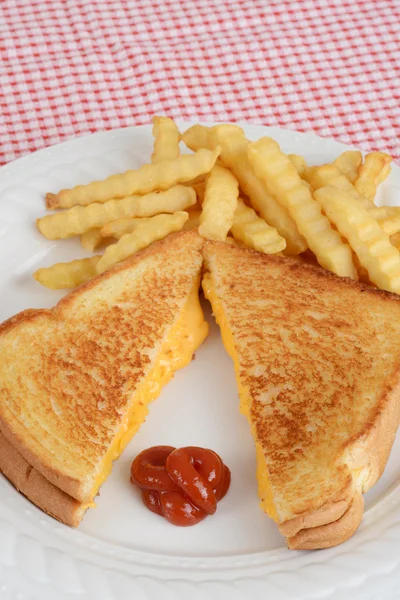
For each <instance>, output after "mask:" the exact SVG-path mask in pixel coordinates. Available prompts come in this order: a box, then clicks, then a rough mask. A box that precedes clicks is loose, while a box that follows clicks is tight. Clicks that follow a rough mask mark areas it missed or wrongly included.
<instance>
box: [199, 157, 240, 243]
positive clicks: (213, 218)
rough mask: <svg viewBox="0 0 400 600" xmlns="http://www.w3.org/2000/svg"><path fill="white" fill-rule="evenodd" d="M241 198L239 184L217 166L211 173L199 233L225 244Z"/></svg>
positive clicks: (223, 169)
mask: <svg viewBox="0 0 400 600" xmlns="http://www.w3.org/2000/svg"><path fill="white" fill-rule="evenodd" d="M238 197H239V184H238V181H237V179H236V177H235V176H234V175H232V173H231V172H230V171H229V170H228V169H226V168H225V167H220V166H219V165H215V166H214V167H213V169H212V171H211V172H210V174H209V176H208V179H207V183H206V189H205V195H204V201H203V205H202V211H201V215H200V226H199V233H200V235H202V236H203V237H205V238H209V239H212V240H218V241H221V242H223V241H224V240H225V239H226V236H227V235H228V233H229V230H230V228H231V227H232V225H233V219H234V215H235V210H236V206H237V201H238Z"/></svg>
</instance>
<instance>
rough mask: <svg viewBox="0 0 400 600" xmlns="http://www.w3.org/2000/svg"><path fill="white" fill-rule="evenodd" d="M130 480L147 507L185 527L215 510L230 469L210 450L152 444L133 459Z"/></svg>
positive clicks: (173, 522)
mask: <svg viewBox="0 0 400 600" xmlns="http://www.w3.org/2000/svg"><path fill="white" fill-rule="evenodd" d="M131 482H132V483H133V484H135V485H137V486H138V487H139V488H140V489H141V490H142V499H143V502H144V504H145V506H147V508H148V509H149V510H151V511H152V512H154V513H156V514H157V515H160V516H162V517H165V518H166V519H167V521H169V522H170V523H172V524H173V525H178V526H180V527H187V526H189V525H195V524H196V523H199V522H200V521H202V520H203V519H205V518H206V517H207V516H208V515H213V514H214V513H215V511H216V510H217V502H219V500H221V499H222V498H223V497H224V496H225V494H226V493H227V491H228V489H229V485H230V482H231V472H230V470H229V469H228V467H227V466H226V465H225V464H224V463H223V462H222V460H221V458H220V457H219V456H218V454H216V453H215V452H213V451H212V450H208V449H206V448H198V447H197V446H187V447H186V448H174V447H173V446H153V447H152V448H148V449H147V450H143V452H141V453H140V454H138V456H137V457H136V458H135V460H134V461H133V463H132V466H131Z"/></svg>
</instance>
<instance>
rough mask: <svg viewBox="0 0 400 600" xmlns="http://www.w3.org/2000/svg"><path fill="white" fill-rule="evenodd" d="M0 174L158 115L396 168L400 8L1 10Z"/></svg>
mask: <svg viewBox="0 0 400 600" xmlns="http://www.w3.org/2000/svg"><path fill="white" fill-rule="evenodd" d="M0 83H1V91H0V164H1V163H5V162H8V161H11V160H14V159H16V158H18V157H20V156H22V155H24V154H27V153H28V152H33V151H35V150H38V149H40V148H43V147H45V146H49V145H51V144H55V143H57V142H60V141H63V140H66V139H70V138H72V137H74V136H80V135H83V134H87V133H90V132H94V131H99V130H106V129H113V128H117V127H125V126H128V125H135V124H144V123H148V122H149V121H150V119H151V117H152V116H153V115H154V114H166V115H169V116H172V117H181V118H187V119H196V118H198V119H202V120H226V121H247V122H253V123H261V124H264V125H277V126H280V127H283V128H288V129H293V130H300V131H314V132H315V133H317V134H318V135H321V136H324V137H334V138H336V139H338V140H340V141H343V142H346V143H350V144H352V145H354V146H357V147H360V148H362V149H365V150H372V149H380V150H384V151H387V152H390V153H391V154H393V155H394V157H395V158H396V159H397V160H398V159H399V157H400V141H399V139H400V102H399V101H400V1H399V0H370V1H368V0H298V1H296V0H129V1H128V0H93V1H90V2H89V1H87V0H2V2H1V3H0Z"/></svg>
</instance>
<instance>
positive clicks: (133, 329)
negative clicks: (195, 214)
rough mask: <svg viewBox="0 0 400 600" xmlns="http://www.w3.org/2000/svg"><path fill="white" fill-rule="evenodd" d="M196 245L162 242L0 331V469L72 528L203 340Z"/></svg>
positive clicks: (178, 238)
mask: <svg viewBox="0 0 400 600" xmlns="http://www.w3.org/2000/svg"><path fill="white" fill-rule="evenodd" d="M203 243H204V242H203V240H202V238H201V237H200V236H199V235H198V233H197V232H194V231H188V232H183V233H180V234H176V235H171V236H169V237H167V238H165V239H164V240H162V241H160V242H157V243H155V244H153V245H152V246H151V247H149V248H147V249H145V250H143V251H142V252H140V253H137V254H136V255H135V256H133V257H132V258H131V259H128V260H127V261H125V262H124V263H122V264H120V265H117V266H116V267H114V268H113V269H111V270H109V271H107V272H106V273H105V274H103V275H101V276H99V277H97V278H95V279H93V280H92V281H90V282H89V283H87V284H85V285H84V286H81V287H80V288H78V289H77V290H75V291H74V292H72V293H71V294H68V295H67V296H66V297H65V298H63V299H62V300H61V302H60V303H59V304H58V305H57V306H56V307H55V308H54V309H53V310H51V311H46V310H43V311H40V310H39V311H37V310H31V311H25V312H24V313H21V314H19V315H16V317H13V318H12V319H10V320H9V321H7V322H5V323H4V324H3V325H1V326H0V396H1V400H2V402H1V404H0V450H1V452H0V470H1V471H3V473H4V474H5V475H6V476H7V477H8V479H10V481H11V482H12V483H14V485H15V486H16V487H17V488H18V489H20V490H21V491H22V492H23V493H24V494H25V495H27V496H28V498H30V499H31V500H32V501H33V502H35V504H37V505H38V506H39V507H40V508H42V509H43V510H45V511H46V512H48V513H49V514H51V515H53V516H55V517H56V518H58V519H59V520H61V521H63V522H64V523H67V524H70V525H74V526H76V525H78V524H79V522H80V520H81V518H82V517H83V515H84V512H85V510H86V509H87V508H88V507H90V506H93V502H94V498H95V496H96V494H97V493H98V490H99V488H100V487H101V485H102V484H103V483H104V481H105V480H106V479H107V477H108V475H109V474H110V472H111V469H112V463H113V461H114V460H116V459H117V458H118V457H119V456H120V454H121V452H122V451H123V450H124V448H125V446H126V445H127V444H128V442H129V441H130V439H131V438H132V436H133V435H134V434H135V433H136V431H137V430H138V428H139V427H140V425H141V424H142V423H143V421H144V420H145V418H146V415H147V412H148V405H149V403H150V402H151V401H152V400H154V399H155V398H157V396H158V395H159V394H160V392H161V389H162V388H163V386H164V385H166V384H167V383H168V381H169V380H170V379H171V378H172V376H173V374H174V372H175V371H176V370H177V369H180V368H182V367H184V366H185V365H187V364H188V363H189V362H190V361H191V359H192V356H193V353H194V352H195V351H196V350H197V348H198V347H199V346H200V344H201V343H202V342H203V340H204V339H205V337H206V336H207V332H208V325H207V323H206V322H205V320H204V317H203V313H202V309H201V306H200V302H199V296H198V288H199V285H200V272H201V266H202V260H203V259H202V254H201V248H202V245H203Z"/></svg>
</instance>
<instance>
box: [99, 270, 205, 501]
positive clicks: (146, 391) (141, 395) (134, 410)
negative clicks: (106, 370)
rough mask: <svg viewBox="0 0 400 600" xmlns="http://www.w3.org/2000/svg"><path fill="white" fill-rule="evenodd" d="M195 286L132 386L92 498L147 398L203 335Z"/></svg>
mask: <svg viewBox="0 0 400 600" xmlns="http://www.w3.org/2000/svg"><path fill="white" fill-rule="evenodd" d="M198 288H199V281H198V280H197V281H196V283H195V285H194V286H193V289H192V291H191V293H190V296H189V299H188V301H187V303H186V305H185V307H184V309H183V312H182V315H181V316H180V318H179V320H178V321H177V323H176V324H175V325H174V326H173V328H172V330H171V332H170V334H169V336H168V338H167V339H166V341H165V342H164V344H163V346H162V349H161V352H160V354H159V355H158V357H157V360H156V361H155V364H154V367H153V369H152V370H151V371H150V373H149V374H148V376H147V377H146V379H145V380H144V381H143V382H142V384H141V385H140V386H139V387H138V389H137V390H136V392H135V397H134V400H133V403H132V406H131V408H130V409H129V411H128V413H127V414H126V416H125V418H124V421H123V423H122V426H121V429H120V431H119V432H118V434H117V435H116V436H115V438H114V440H113V442H112V443H111V446H110V448H109V450H108V452H107V454H106V456H105V458H104V459H103V462H102V464H101V466H100V469H99V475H98V476H97V478H96V480H95V483H94V486H93V489H92V498H94V497H95V496H96V494H97V492H98V490H99V488H100V486H101V485H102V484H103V483H104V481H105V480H106V479H107V477H108V476H109V474H110V473H111V469H112V463H113V461H114V460H116V459H117V458H118V457H119V456H120V455H121V453H122V451H123V450H124V448H125V446H126V445H127V444H128V442H130V440H131V439H132V437H133V436H134V435H135V433H136V432H137V430H138V429H139V427H140V425H141V424H142V423H143V421H144V420H145V418H146V416H147V413H148V405H149V404H150V402H152V401H153V400H155V399H156V398H157V397H158V396H159V395H160V392H161V390H162V388H163V387H164V386H165V385H166V384H167V383H168V382H169V381H170V379H172V377H173V374H174V372H175V371H177V370H178V369H181V368H183V367H185V366H186V365H188V364H189V363H190V362H191V360H192V357H193V353H194V352H195V351H196V350H197V348H198V347H199V346H200V345H201V344H202V343H203V341H204V340H205V338H206V337H207V334H208V324H207V323H206V321H205V320H204V316H203V311H202V309H201V306H200V302H199V296H198ZM91 505H92V503H90V506H91Z"/></svg>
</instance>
